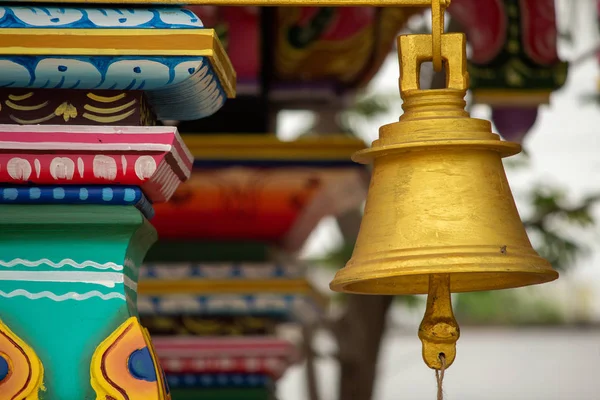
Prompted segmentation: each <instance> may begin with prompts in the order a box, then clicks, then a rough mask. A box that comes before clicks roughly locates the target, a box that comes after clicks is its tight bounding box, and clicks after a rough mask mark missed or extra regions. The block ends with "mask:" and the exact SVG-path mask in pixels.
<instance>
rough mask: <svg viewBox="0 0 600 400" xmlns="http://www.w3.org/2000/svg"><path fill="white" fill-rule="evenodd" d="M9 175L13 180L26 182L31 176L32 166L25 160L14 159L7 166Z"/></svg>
mask: <svg viewBox="0 0 600 400" xmlns="http://www.w3.org/2000/svg"><path fill="white" fill-rule="evenodd" d="M6 170H7V171H8V175H10V177H11V178H13V179H18V180H22V181H26V180H27V179H29V177H30V176H31V164H29V161H27V160H25V159H24V158H19V157H13V158H11V159H10V160H8V164H7V165H6Z"/></svg>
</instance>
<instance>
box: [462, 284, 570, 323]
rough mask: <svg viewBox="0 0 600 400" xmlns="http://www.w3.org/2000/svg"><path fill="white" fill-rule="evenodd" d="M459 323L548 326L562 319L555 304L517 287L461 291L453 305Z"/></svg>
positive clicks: (560, 321)
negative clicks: (514, 288) (516, 288)
mask: <svg viewBox="0 0 600 400" xmlns="http://www.w3.org/2000/svg"><path fill="white" fill-rule="evenodd" d="M453 306H454V307H453V308H454V313H455V315H456V318H458V320H459V321H460V323H461V325H464V324H482V325H484V324H485V325H550V324H559V323H563V322H564V318H563V315H562V314H561V312H560V310H559V308H558V305H557V304H555V303H552V302H551V301H549V300H546V299H541V298H535V297H534V296H524V295H523V293H522V292H520V291H518V290H497V291H489V292H474V293H461V294H459V295H458V296H456V299H455V300H454V304H453Z"/></svg>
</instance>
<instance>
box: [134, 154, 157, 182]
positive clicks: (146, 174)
mask: <svg viewBox="0 0 600 400" xmlns="http://www.w3.org/2000/svg"><path fill="white" fill-rule="evenodd" d="M155 171H156V161H154V158H153V157H151V156H141V157H139V158H138V159H137V160H136V161H135V174H136V175H137V177H138V178H140V179H142V180H144V179H148V178H150V177H151V176H152V174H154V172H155Z"/></svg>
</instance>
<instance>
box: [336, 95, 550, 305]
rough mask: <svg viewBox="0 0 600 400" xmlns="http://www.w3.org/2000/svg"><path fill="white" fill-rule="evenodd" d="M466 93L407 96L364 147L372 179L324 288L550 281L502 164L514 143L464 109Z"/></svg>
mask: <svg viewBox="0 0 600 400" xmlns="http://www.w3.org/2000/svg"><path fill="white" fill-rule="evenodd" d="M462 96H464V91H456V90H455V91H453V90H449V89H443V90H427V91H425V90H423V91H421V90H418V91H414V92H413V93H408V94H405V99H404V100H405V104H404V106H403V107H404V109H405V114H404V115H403V117H402V118H401V120H400V122H397V123H394V124H390V125H387V126H383V127H382V128H381V130H380V138H379V140H376V141H375V142H374V143H373V146H372V148H371V149H368V150H364V151H362V152H359V153H357V154H355V156H354V160H355V161H359V162H369V161H370V160H373V162H374V167H373V175H372V179H371V184H370V187H369V192H368V196H367V203H366V208H365V213H364V217H363V220H362V224H361V227H360V233H359V235H358V239H357V242H356V246H355V249H354V253H353V255H352V258H351V260H350V261H349V262H348V264H347V265H346V267H345V268H343V269H341V270H340V271H339V272H338V274H337V275H336V277H335V279H334V280H333V282H332V283H331V288H332V290H336V291H343V292H349V293H362V294H426V293H427V292H428V288H429V275H431V274H449V275H450V290H451V291H452V292H466V291H478V290H491V289H504V288H512V287H519V286H526V285H531V284H537V283H543V282H547V281H551V280H554V279H556V278H557V277H558V274H557V273H556V272H555V271H554V270H553V269H552V267H551V266H550V264H549V263H548V262H547V261H546V260H544V259H543V258H541V257H540V256H539V255H538V254H537V253H536V252H535V250H534V249H533V248H532V246H531V243H530V242H529V239H528V237H527V234H526V232H525V229H524V227H523V224H522V222H521V219H520V217H519V213H518V211H517V208H516V205H515V202H514V199H513V197H512V194H511V190H510V186H509V184H508V180H507V178H506V174H505V172H504V168H503V165H502V157H503V156H508V155H513V154H516V153H518V152H519V151H520V146H519V145H518V144H515V143H509V142H505V141H501V140H500V138H499V136H498V135H496V134H493V133H492V132H491V125H490V123H489V122H488V121H484V120H478V119H473V118H470V117H469V116H468V114H467V113H466V112H465V111H464V108H463V107H464V101H463V100H462Z"/></svg>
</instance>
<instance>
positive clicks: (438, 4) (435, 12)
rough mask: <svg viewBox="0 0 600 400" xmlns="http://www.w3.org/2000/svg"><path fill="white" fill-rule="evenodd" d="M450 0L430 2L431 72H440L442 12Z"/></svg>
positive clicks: (442, 31)
mask: <svg viewBox="0 0 600 400" xmlns="http://www.w3.org/2000/svg"><path fill="white" fill-rule="evenodd" d="M449 5H450V0H431V37H432V39H431V42H432V44H433V53H432V54H433V60H432V63H433V70H434V71H435V72H440V71H442V35H443V34H444V12H445V11H446V8H447V7H448V6H449Z"/></svg>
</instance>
